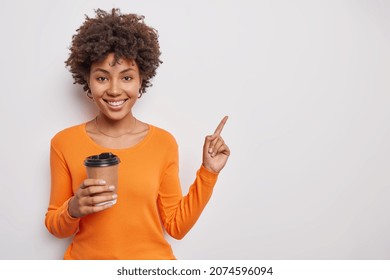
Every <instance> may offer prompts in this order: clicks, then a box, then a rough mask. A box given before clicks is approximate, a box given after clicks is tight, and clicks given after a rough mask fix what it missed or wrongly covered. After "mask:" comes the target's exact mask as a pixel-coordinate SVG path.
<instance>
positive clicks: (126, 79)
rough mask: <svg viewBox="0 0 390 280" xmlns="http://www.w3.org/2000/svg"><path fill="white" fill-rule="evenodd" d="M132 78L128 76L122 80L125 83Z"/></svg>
mask: <svg viewBox="0 0 390 280" xmlns="http://www.w3.org/2000/svg"><path fill="white" fill-rule="evenodd" d="M132 79H133V78H132V77H130V76H125V77H123V80H125V81H131V80H132Z"/></svg>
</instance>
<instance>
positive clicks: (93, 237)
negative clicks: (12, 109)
mask: <svg viewBox="0 0 390 280" xmlns="http://www.w3.org/2000/svg"><path fill="white" fill-rule="evenodd" d="M102 152H112V153H113V154H116V155H117V156H118V157H119V158H120V160H121V163H120V164H119V182H118V200H117V203H116V204H115V205H114V206H113V207H112V208H109V209H107V210H104V211H102V212H98V213H94V214H90V215H87V216H85V217H82V218H73V217H71V216H70V215H69V212H68V202H69V200H70V198H71V197H72V196H73V195H74V193H75V192H76V190H77V189H78V188H79V186H80V184H81V183H82V182H83V180H84V179H85V178H86V171H85V167H84V165H83V161H84V159H85V157H87V156H90V155H94V154H100V153H102ZM50 167H51V195H50V204H49V207H48V211H47V213H46V219H45V224H46V227H47V229H48V230H49V231H50V232H51V233H52V234H53V235H55V236H57V237H59V238H64V237H70V236H72V235H73V240H72V243H71V244H70V246H69V247H68V249H67V250H66V253H65V255H64V259H175V256H174V254H173V252H172V249H171V246H170V245H169V244H168V242H167V241H166V240H165V238H164V231H163V228H164V229H165V230H166V232H167V233H169V235H171V236H172V237H174V238H176V239H181V238H183V237H184V235H185V234H186V233H187V232H188V231H189V230H190V229H191V227H192V226H193V225H194V224H195V222H196V221H197V219H198V218H199V216H200V214H201V212H202V211H203V209H204V207H205V206H206V204H207V202H208V200H209V199H210V196H211V194H212V191H213V187H214V185H215V183H216V181H217V174H215V173H212V172H210V171H208V170H207V169H205V168H204V167H203V166H201V167H200V169H199V170H198V172H197V175H196V179H195V181H194V183H193V184H192V185H191V187H190V189H189V192H188V194H187V195H186V196H184V197H183V195H182V192H181V187H180V182H179V176H178V146H177V144H176V141H175V139H174V138H173V136H172V135H171V134H169V133H168V132H166V131H165V130H163V129H160V128H157V127H155V126H152V125H149V132H148V134H147V135H146V136H145V138H144V139H143V140H142V141H141V142H140V143H138V144H136V145H135V146H133V147H130V148H127V149H107V148H104V147H101V146H99V145H98V144H96V143H95V142H94V141H93V140H92V139H91V138H90V137H89V136H88V134H87V133H86V130H85V123H84V124H81V125H77V126H73V127H70V128H67V129H65V130H63V131H61V132H59V133H58V134H57V135H55V136H54V137H53V139H52V141H51V150H50Z"/></svg>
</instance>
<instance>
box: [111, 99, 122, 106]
mask: <svg viewBox="0 0 390 280" xmlns="http://www.w3.org/2000/svg"><path fill="white" fill-rule="evenodd" d="M107 103H108V104H109V105H110V106H121V105H122V104H123V103H125V100H120V101H107Z"/></svg>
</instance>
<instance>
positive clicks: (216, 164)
mask: <svg viewBox="0 0 390 280" xmlns="http://www.w3.org/2000/svg"><path fill="white" fill-rule="evenodd" d="M227 119H228V117H227V116H225V117H224V118H223V119H222V121H221V122H220V123H219V125H218V127H217V129H216V130H215V132H214V134H213V135H208V136H206V139H205V141H204V145H203V166H204V167H205V168H206V169H208V170H210V171H212V172H214V173H219V172H220V171H221V170H222V169H223V168H224V166H225V164H226V162H227V160H228V158H229V156H230V149H229V147H228V146H227V145H226V144H225V142H224V141H223V139H222V137H221V132H222V129H223V127H224V126H225V123H226V121H227Z"/></svg>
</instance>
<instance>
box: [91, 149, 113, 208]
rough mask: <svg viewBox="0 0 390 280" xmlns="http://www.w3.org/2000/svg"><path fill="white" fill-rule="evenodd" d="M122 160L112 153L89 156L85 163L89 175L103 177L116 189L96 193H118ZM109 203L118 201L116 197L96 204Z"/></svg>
mask: <svg viewBox="0 0 390 280" xmlns="http://www.w3.org/2000/svg"><path fill="white" fill-rule="evenodd" d="M119 163H120V160H119V158H118V157H117V156H116V155H114V154H112V153H101V154H100V155H93V156H89V157H87V158H86V159H85V160H84V165H85V167H86V170H87V177H88V178H92V179H103V180H105V181H106V184H107V186H114V187H115V189H114V190H113V191H112V192H111V191H110V192H104V193H99V194H96V196H99V195H107V194H116V193H117V190H118V166H119ZM107 203H113V204H115V203H116V199H114V200H111V201H105V202H102V203H98V204H96V206H101V205H105V204H107Z"/></svg>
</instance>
